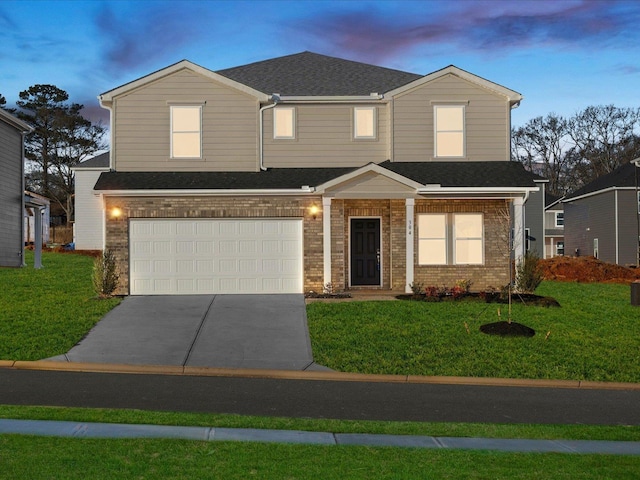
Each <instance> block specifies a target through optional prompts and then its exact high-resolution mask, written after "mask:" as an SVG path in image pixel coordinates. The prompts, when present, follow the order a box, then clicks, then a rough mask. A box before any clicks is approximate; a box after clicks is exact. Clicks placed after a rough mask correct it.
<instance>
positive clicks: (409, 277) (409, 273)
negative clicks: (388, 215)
mask: <svg viewBox="0 0 640 480" xmlns="http://www.w3.org/2000/svg"><path fill="white" fill-rule="evenodd" d="M415 204H416V201H415V200H414V199H413V198H407V199H406V200H405V209H406V222H407V232H406V242H407V243H406V247H405V250H406V255H407V259H406V274H405V277H406V278H405V280H406V282H405V285H404V291H405V292H406V293H411V287H410V286H409V285H410V284H412V283H413V230H414V225H413V216H414V206H415Z"/></svg>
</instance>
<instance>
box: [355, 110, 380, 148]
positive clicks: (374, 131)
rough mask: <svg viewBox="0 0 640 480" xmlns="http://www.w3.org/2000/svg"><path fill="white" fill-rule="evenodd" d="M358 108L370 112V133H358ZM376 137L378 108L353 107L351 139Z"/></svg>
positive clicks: (373, 138)
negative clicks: (371, 132) (371, 123)
mask: <svg viewBox="0 0 640 480" xmlns="http://www.w3.org/2000/svg"><path fill="white" fill-rule="evenodd" d="M358 110H368V111H370V112H372V119H371V121H372V122H373V125H372V130H373V134H372V135H358V114H357V113H358ZM377 138H378V109H377V108H376V107H354V108H353V139H354V140H376V139H377Z"/></svg>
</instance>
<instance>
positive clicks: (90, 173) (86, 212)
mask: <svg viewBox="0 0 640 480" xmlns="http://www.w3.org/2000/svg"><path fill="white" fill-rule="evenodd" d="M72 170H73V171H74V175H75V186H76V188H75V195H74V202H75V204H74V212H75V222H74V224H73V242H74V244H75V249H76V250H102V248H103V245H104V215H103V214H102V211H103V205H102V197H101V196H100V195H97V194H96V193H95V192H94V191H93V187H94V185H95V184H96V181H97V180H98V177H100V174H101V173H102V172H108V171H109V152H106V153H103V154H101V155H97V156H95V157H93V158H90V159H88V160H85V161H84V162H82V163H80V164H79V165H77V166H76V167H74V168H72Z"/></svg>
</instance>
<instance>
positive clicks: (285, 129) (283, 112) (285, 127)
mask: <svg viewBox="0 0 640 480" xmlns="http://www.w3.org/2000/svg"><path fill="white" fill-rule="evenodd" d="M295 122H296V109H295V108H293V107H276V108H274V109H273V138H279V139H285V140H286V139H288V140H292V139H294V138H296V129H295Z"/></svg>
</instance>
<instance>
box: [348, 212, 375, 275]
mask: <svg viewBox="0 0 640 480" xmlns="http://www.w3.org/2000/svg"><path fill="white" fill-rule="evenodd" d="M351 285H352V286H354V287H355V286H364V285H380V219H379V218H352V219H351Z"/></svg>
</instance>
